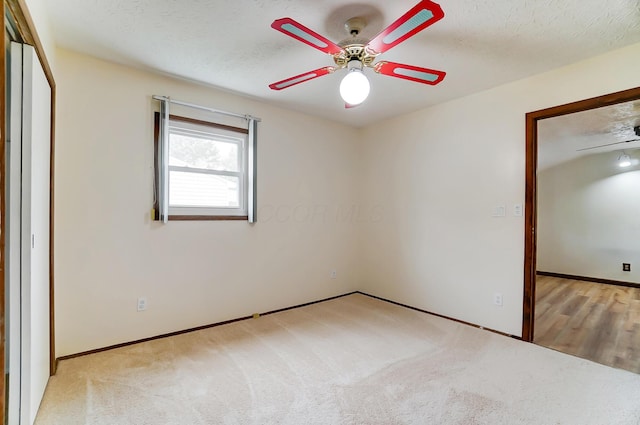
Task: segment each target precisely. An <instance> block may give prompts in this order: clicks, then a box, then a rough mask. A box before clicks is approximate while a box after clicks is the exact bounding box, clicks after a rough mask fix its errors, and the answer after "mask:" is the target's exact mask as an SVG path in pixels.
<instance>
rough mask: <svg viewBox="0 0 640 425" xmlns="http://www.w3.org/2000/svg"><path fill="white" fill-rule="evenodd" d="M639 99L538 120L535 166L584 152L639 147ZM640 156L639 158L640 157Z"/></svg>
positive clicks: (550, 163) (620, 150) (553, 162)
mask: <svg viewBox="0 0 640 425" xmlns="http://www.w3.org/2000/svg"><path fill="white" fill-rule="evenodd" d="M636 126H640V100H636V101H631V102H625V103H620V104H617V105H611V106H604V107H601V108H596V109H591V110H588V111H582V112H576V113H573V114H569V115H562V116H559V117H553V118H547V119H544V120H540V121H538V169H545V168H548V167H552V166H555V165H558V164H561V163H563V162H566V161H571V160H573V159H575V158H578V157H580V156H585V155H595V154H601V153H604V152H613V151H619V152H620V153H622V151H623V150H625V151H626V153H631V152H632V151H635V150H636V149H638V148H640V141H638V139H640V136H637V135H636V134H635V132H634V127H636ZM639 159H640V158H639Z"/></svg>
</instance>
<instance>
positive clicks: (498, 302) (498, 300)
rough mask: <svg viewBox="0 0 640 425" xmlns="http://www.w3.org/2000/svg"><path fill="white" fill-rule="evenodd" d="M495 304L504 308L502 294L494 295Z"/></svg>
mask: <svg viewBox="0 0 640 425" xmlns="http://www.w3.org/2000/svg"><path fill="white" fill-rule="evenodd" d="M493 303H494V304H495V305H498V306H500V307H502V294H501V293H499V292H496V293H495V294H493Z"/></svg>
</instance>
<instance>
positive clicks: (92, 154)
mask: <svg viewBox="0 0 640 425" xmlns="http://www.w3.org/2000/svg"><path fill="white" fill-rule="evenodd" d="M638 58H640V45H635V46H631V47H628V48H626V49H621V50H618V51H614V52H611V53H609V54H607V55H604V56H601V57H597V58H593V59H591V60H589V61H585V62H582V63H579V64H575V65H573V66H569V67H565V68H562V69H558V70H556V71H553V72H549V73H545V74H541V75H538V76H535V77H532V78H528V79H525V80H521V81H518V82H514V83H511V84H507V85H504V86H501V87H498V88H495V89H492V90H488V91H485V92H482V93H478V94H475V95H472V96H468V97H465V98H462V99H458V100H455V101H452V102H448V103H445V104H442V105H439V106H436V107H433V108H430V109H426V110H423V111H419V112H416V113H413V114H409V115H406V116H403V117H398V118H395V119H391V120H388V121H385V122H382V123H379V124H376V125H374V126H371V127H369V128H366V129H364V130H361V131H359V130H355V129H350V128H347V127H344V126H342V125H339V124H335V123H331V122H328V121H325V120H321V119H316V118H313V117H309V116H305V115H302V114H298V113H295V112H291V111H285V110H282V109H278V108H274V107H270V106H267V105H265V104H262V103H258V102H254V101H252V100H250V99H246V98H243V97H238V96H235V95H232V94H229V93H225V92H221V91H216V90H213V89H207V88H203V87H202V86H197V85H193V84H190V83H187V82H183V81H177V80H174V79H170V78H166V77H162V76H158V75H156V74H152V73H148V72H143V71H139V70H133V69H130V68H126V67H123V66H119V65H114V64H111V63H107V62H103V61H99V60H96V59H92V58H90V57H87V56H84V55H80V54H76V53H71V52H68V51H64V50H58V53H57V72H58V75H57V82H58V88H59V91H58V97H59V102H58V122H57V125H58V127H57V131H58V132H57V146H56V204H55V207H56V221H55V231H56V245H55V248H56V253H55V255H56V260H55V266H56V346H57V356H61V355H66V354H71V353H75V352H79V351H83V350H89V349H92V348H97V347H102V346H106V345H110V344H116V343H120V342H124V341H130V340H135V339H139V338H144V337H148V336H152V335H156V334H160V333H165V332H170V331H174V330H179V329H184V328H189V327H193V326H199V325H203V324H207V323H212V322H216V321H221V320H226V319H230V318H235V317H239V316H244V315H247V314H251V313H253V312H257V311H267V310H271V309H275V308H280V307H286V306H290V305H295V304H299V303H303V302H307V301H312V300H315V299H320V298H323V297H328V296H332V295H337V294H340V293H344V292H347V291H351V290H355V289H360V290H363V291H366V292H369V293H372V294H374V295H379V296H383V297H387V298H390V299H392V300H395V301H398V302H403V303H406V304H409V305H412V306H416V307H419V308H423V309H427V310H430V311H433V312H436V313H440V314H444V315H447V316H451V317H454V318H457V319H461V320H465V321H469V322H473V323H476V324H479V325H482V326H487V327H490V328H493V329H497V330H500V331H503V332H508V333H511V334H515V335H520V332H521V320H522V288H523V251H524V249H523V243H524V242H523V226H524V223H523V218H522V217H515V216H514V215H513V214H512V207H513V205H514V204H519V203H522V202H523V201H524V154H525V151H524V115H525V113H526V112H529V111H533V110H537V109H542V108H546V107H550V106H554V105H558V104H562V103H566V102H570V101H575V100H579V99H584V98H588V97H593V96H598V95H601V94H604V93H609V92H614V91H617V90H622V89H626V88H629V87H632V86H638V85H640V74H638V73H637V72H636V71H635V70H637V69H638V65H640V59H638ZM603 75H607V76H608V78H607V79H603V78H602V76H603ZM152 94H165V95H171V96H173V97H175V98H177V99H181V100H188V101H192V102H195V103H201V104H207V105H211V106H214V107H217V108H220V109H226V110H232V111H238V112H243V113H244V112H246V113H250V114H253V115H256V116H260V117H262V118H263V122H262V123H261V124H260V129H259V132H260V142H259V143H260V148H259V212H260V222H259V223H258V224H257V225H256V226H250V225H248V224H247V223H243V222H239V223H236V222H234V223H230V222H217V223H170V224H169V225H166V226H163V225H160V224H157V223H152V222H150V220H149V207H150V205H151V193H152V147H151V130H152V129H151V127H152V122H151V119H152V118H151V115H152V110H153V107H154V104H153V102H152V101H151V100H150V96H151V95H152ZM498 205H505V206H506V207H507V212H508V214H507V217H504V218H493V217H491V215H492V211H493V209H494V207H495V206H498ZM334 268H335V269H336V270H337V271H338V279H335V280H333V279H330V278H329V274H330V271H331V270H332V269H334ZM496 292H500V293H502V294H503V297H504V306H503V307H497V306H494V305H493V303H492V301H493V294H494V293H496ZM142 295H144V296H147V297H148V300H149V309H148V310H147V311H146V312H144V313H137V312H136V310H135V303H136V298H137V297H138V296H142Z"/></svg>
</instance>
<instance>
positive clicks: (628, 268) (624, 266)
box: [622, 263, 631, 272]
mask: <svg viewBox="0 0 640 425" xmlns="http://www.w3.org/2000/svg"><path fill="white" fill-rule="evenodd" d="M622 271H623V272H630V271H631V263H622Z"/></svg>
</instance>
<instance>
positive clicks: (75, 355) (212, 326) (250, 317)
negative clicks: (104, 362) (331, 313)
mask: <svg viewBox="0 0 640 425" xmlns="http://www.w3.org/2000/svg"><path fill="white" fill-rule="evenodd" d="M356 293H358V291H353V292H348V293H346V294H342V295H336V296H334V297H329V298H323V299H321V300H317V301H311V302H308V303H304V304H298V305H294V306H291V307H285V308H280V309H277V310H271V311H267V312H265V313H258V317H260V316H268V315H270V314H275V313H281V312H283V311H287V310H293V309H296V308H301V307H306V306H309V305H313V304H319V303H323V302H326V301H331V300H335V299H337V298H342V297H346V296H349V295H353V294H356ZM254 317H255V316H243V317H239V318H237V319H231V320H225V321H222V322H216V323H211V324H208V325H202V326H196V327H194V328H188V329H183V330H180V331H175V332H169V333H165V334H160V335H156V336H151V337H148V338H142V339H137V340H135V341H129V342H122V343H120V344H114V345H109V346H107V347H102V348H95V349H93V350H87V351H82V352H80V353H76V354H69V355H66V356H61V357H58V358H56V360H55V362H56V365H57V364H58V362H61V361H63V360H69V359H75V358H77V357H82V356H88V355H89V354H96V353H101V352H103V351H109V350H115V349H116V348H122V347H128V346H130V345H135V344H140V343H143V342H148V341H153V340H156V339H162V338H169V337H172V336H176V335H182V334H186V333H190V332H196V331H201V330H203V329H209V328H215V327H218V326H222V325H228V324H230V323H235V322H241V321H243V320H248V319H253V318H254ZM56 369H57V368H56Z"/></svg>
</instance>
